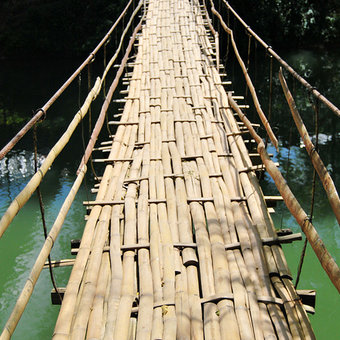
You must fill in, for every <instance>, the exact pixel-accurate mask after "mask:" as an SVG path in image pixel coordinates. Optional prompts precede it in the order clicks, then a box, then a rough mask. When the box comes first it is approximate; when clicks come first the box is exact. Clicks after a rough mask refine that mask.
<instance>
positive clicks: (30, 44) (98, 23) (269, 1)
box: [0, 0, 340, 58]
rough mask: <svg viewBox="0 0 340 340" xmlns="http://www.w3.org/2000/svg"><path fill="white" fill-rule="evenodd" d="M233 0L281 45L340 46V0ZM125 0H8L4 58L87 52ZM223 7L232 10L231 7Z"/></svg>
mask: <svg viewBox="0 0 340 340" xmlns="http://www.w3.org/2000/svg"><path fill="white" fill-rule="evenodd" d="M136 1H137V0H136ZM219 2H220V4H219ZM215 3H216V7H217V6H218V7H219V8H221V9H223V7H225V6H224V5H223V4H222V1H218V0H215ZM229 3H230V4H231V5H232V6H233V7H234V8H235V9H236V11H237V12H239V14H240V15H241V16H242V17H243V18H244V19H245V20H246V22H247V23H248V24H249V25H250V26H251V27H252V28H253V29H254V30H255V31H256V32H258V34H259V35H260V36H262V37H263V38H264V39H265V40H266V41H267V42H268V43H270V44H272V45H273V46H275V47H284V48H294V47H297V46H299V47H305V48H315V47H320V48H323V47H326V48H337V47H340V4H339V1H337V0H324V1H319V0H308V1H307V0H294V1H293V0H285V1H283V0H257V1H254V0H242V1H240V0H232V1H229ZM125 4H126V1H125V0H116V1H112V0H89V1H81V0H3V1H1V2H0V46H1V50H0V58H15V57H17V58H22V57H38V56H46V55H56V56H57V57H70V56H80V55H83V54H84V53H87V52H88V51H89V50H91V49H92V48H93V47H94V45H95V44H96V42H97V41H98V40H99V39H101V37H102V36H103V34H104V33H105V32H106V30H107V29H108V28H109V27H110V26H111V25H112V23H113V21H114V20H115V18H117V17H118V15H119V13H120V12H121V10H122V8H123V6H124V5H125ZM222 12H223V13H224V16H226V15H227V12H226V10H225V9H224V10H222ZM230 19H231V20H232V15H231V16H230Z"/></svg>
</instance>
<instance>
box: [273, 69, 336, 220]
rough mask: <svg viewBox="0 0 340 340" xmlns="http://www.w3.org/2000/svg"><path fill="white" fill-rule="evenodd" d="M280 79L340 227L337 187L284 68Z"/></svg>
mask: <svg viewBox="0 0 340 340" xmlns="http://www.w3.org/2000/svg"><path fill="white" fill-rule="evenodd" d="M279 78H280V82H281V85H282V89H283V92H284V94H285V97H286V99H287V102H288V105H289V108H290V111H291V113H292V116H293V119H294V122H295V125H296V127H297V129H298V131H299V133H300V136H301V138H302V140H303V143H304V144H305V147H306V151H307V153H308V155H309V157H310V159H311V162H312V164H313V167H314V169H315V170H316V172H317V173H318V175H319V177H320V180H321V183H322V185H323V187H324V189H325V191H326V194H327V197H328V201H329V203H330V205H331V207H332V209H333V212H334V215H335V217H336V219H337V221H338V223H339V225H340V200H339V195H338V192H337V190H336V187H335V185H334V182H333V180H332V177H331V176H330V174H329V172H328V171H327V168H326V167H325V165H324V163H323V162H322V160H321V158H320V156H319V154H318V152H317V151H316V149H315V146H314V144H313V143H312V141H311V139H310V138H309V135H308V131H307V129H306V126H305V125H304V123H303V121H302V118H301V116H300V114H299V112H298V110H297V108H296V104H295V100H294V98H293V96H292V94H291V92H290V91H289V88H288V86H287V83H286V80H285V78H284V76H283V73H282V68H280V72H279Z"/></svg>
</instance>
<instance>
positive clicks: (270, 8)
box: [229, 0, 340, 49]
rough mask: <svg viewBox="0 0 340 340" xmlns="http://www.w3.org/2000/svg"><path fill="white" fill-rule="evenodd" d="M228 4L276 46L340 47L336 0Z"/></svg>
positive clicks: (339, 6) (339, 5) (247, 0)
mask: <svg viewBox="0 0 340 340" xmlns="http://www.w3.org/2000/svg"><path fill="white" fill-rule="evenodd" d="M229 3H230V5H231V6H232V7H233V8H234V9H235V10H236V11H237V12H238V13H239V14H240V15H241V17H242V18H243V19H244V20H245V21H246V22H247V23H248V24H249V25H250V26H251V27H252V28H253V29H254V30H255V31H256V32H257V33H258V34H259V35H260V36H261V37H262V38H264V40H265V41H267V42H268V43H270V44H272V45H273V46H276V47H279V46H283V47H284V48H285V49H287V48H295V47H300V48H301V47H305V48H307V47H308V48H311V47H327V48H332V47H339V46H340V3H339V1H337V0H325V1H319V0H308V1H307V0H296V1H292V0H290V1H284V0H276V1H272V0H258V1H256V2H255V1H254V0H243V1H238V0H231V1H229Z"/></svg>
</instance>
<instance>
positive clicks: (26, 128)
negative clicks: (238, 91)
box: [0, 0, 133, 160]
mask: <svg viewBox="0 0 340 340" xmlns="http://www.w3.org/2000/svg"><path fill="white" fill-rule="evenodd" d="M132 2H133V0H129V2H128V3H127V5H126V7H125V8H124V10H123V11H122V13H121V14H120V15H119V17H118V18H117V20H116V21H115V22H114V24H113V25H112V26H111V28H110V29H109V31H108V32H107V33H106V35H105V36H104V38H103V39H102V40H101V41H100V43H99V44H98V45H97V46H96V47H95V48H94V50H93V51H92V52H91V53H90V54H89V56H88V57H87V58H86V59H85V60H84V61H83V63H82V64H81V65H80V66H79V67H78V68H77V70H76V71H74V73H73V74H72V75H71V76H70V77H69V78H68V79H67V80H66V81H65V83H64V84H63V85H62V86H61V87H60V88H59V89H58V90H57V92H56V93H55V94H54V95H53V96H52V97H51V98H50V99H49V100H48V101H47V103H45V104H44V106H43V107H42V108H40V109H38V110H37V112H36V113H35V114H34V116H33V117H32V118H31V119H30V121H29V122H27V123H26V125H25V126H24V127H23V128H22V129H21V130H20V131H19V132H18V133H17V134H16V135H15V136H14V137H13V138H12V139H11V141H10V142H8V143H7V144H6V145H5V146H4V147H3V148H2V150H1V151H0V160H1V159H3V158H4V157H5V156H6V154H7V153H8V152H9V151H10V150H12V148H13V147H14V146H15V144H16V143H18V142H19V140H20V139H21V138H22V137H23V136H24V135H25V134H26V133H27V132H28V131H29V130H30V129H31V128H32V127H33V126H34V125H35V124H36V123H37V122H38V121H39V120H40V119H42V118H43V117H44V116H45V115H46V112H47V110H48V109H49V108H50V107H51V106H52V105H53V103H54V102H55V101H56V100H57V99H58V98H59V97H60V96H61V94H62V93H63V92H64V91H65V90H66V89H67V88H68V87H69V85H70V84H71V83H72V82H73V80H74V79H76V77H77V76H78V75H79V74H80V72H81V71H82V70H83V69H84V68H85V67H86V65H88V64H90V63H91V62H92V60H93V59H94V58H95V56H96V54H97V53H98V51H99V50H100V49H101V48H102V47H103V46H104V44H105V43H106V42H107V41H108V40H109V39H110V37H111V34H112V32H113V31H114V30H115V28H116V27H117V25H118V24H119V22H120V21H121V19H122V18H123V17H124V16H125V14H126V13H127V11H128V9H129V7H130V5H131V4H132Z"/></svg>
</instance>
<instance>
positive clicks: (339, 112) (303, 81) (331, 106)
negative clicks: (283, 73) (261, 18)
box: [223, 0, 340, 117]
mask: <svg viewBox="0 0 340 340" xmlns="http://www.w3.org/2000/svg"><path fill="white" fill-rule="evenodd" d="M223 2H224V4H225V5H226V6H227V7H228V8H229V10H230V11H231V12H232V13H233V14H234V16H235V17H236V18H237V19H238V21H239V22H240V23H241V24H242V25H243V26H244V27H245V28H246V30H247V31H248V33H250V34H251V35H252V36H253V37H254V38H255V39H256V40H257V41H258V42H259V43H260V44H261V45H262V46H263V47H264V48H265V49H266V50H267V51H268V53H269V54H271V55H272V56H273V57H274V58H275V59H276V60H277V61H278V62H279V63H280V64H281V65H282V66H283V67H284V68H285V69H286V70H287V71H288V72H289V73H290V74H291V75H292V76H293V77H294V78H296V79H297V80H298V81H299V82H300V83H301V84H302V85H303V86H305V87H306V88H307V89H308V91H310V92H311V93H312V94H313V95H314V96H315V97H316V98H318V99H319V100H320V101H322V102H323V103H324V104H325V105H326V106H327V107H328V108H329V109H330V110H331V111H332V112H333V113H335V114H336V115H337V116H338V117H340V109H339V108H338V107H337V106H335V105H334V104H333V103H332V102H331V101H329V100H328V99H327V98H326V97H325V96H324V95H322V94H321V93H320V92H319V91H318V90H316V89H315V87H314V86H312V85H311V84H309V83H308V81H307V80H306V79H304V78H303V77H301V76H300V75H299V74H298V73H297V72H296V71H295V70H294V69H293V68H292V67H291V66H290V65H289V64H288V63H287V62H286V61H285V60H283V59H282V58H281V57H280V56H279V55H278V54H277V53H276V52H275V51H274V50H273V48H272V47H271V46H269V45H268V44H267V43H266V42H265V41H264V40H262V39H261V38H260V37H259V36H258V35H257V34H256V33H255V32H254V31H253V30H252V29H251V28H250V26H249V25H247V23H246V22H245V21H244V20H243V19H242V18H241V17H240V16H239V15H238V14H237V12H236V11H235V10H234V9H233V8H232V7H231V6H230V5H229V3H228V2H227V1H226V0H223Z"/></svg>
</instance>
